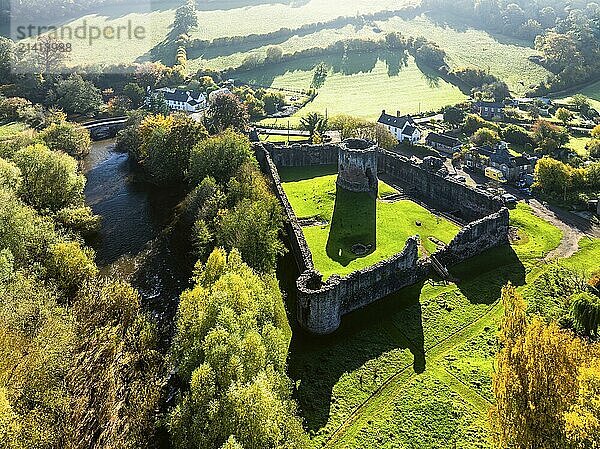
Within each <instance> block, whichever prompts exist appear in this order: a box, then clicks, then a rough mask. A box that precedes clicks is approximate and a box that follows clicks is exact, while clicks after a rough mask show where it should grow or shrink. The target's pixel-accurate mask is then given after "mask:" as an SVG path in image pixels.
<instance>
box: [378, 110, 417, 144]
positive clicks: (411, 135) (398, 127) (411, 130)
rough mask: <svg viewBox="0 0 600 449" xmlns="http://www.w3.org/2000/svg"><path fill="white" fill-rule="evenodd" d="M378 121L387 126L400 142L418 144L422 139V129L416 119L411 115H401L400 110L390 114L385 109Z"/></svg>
mask: <svg viewBox="0 0 600 449" xmlns="http://www.w3.org/2000/svg"><path fill="white" fill-rule="evenodd" d="M377 123H380V124H382V125H383V126H385V127H386V128H387V129H388V130H389V131H390V132H391V133H392V134H393V135H394V137H396V139H398V142H400V143H402V142H409V143H411V144H416V143H417V142H419V140H421V130H420V129H419V127H418V126H417V124H416V122H415V121H414V119H413V118H412V117H411V116H410V115H403V116H401V115H400V111H398V113H397V114H396V115H390V114H386V112H385V110H383V111H382V112H381V116H380V117H379V120H377Z"/></svg>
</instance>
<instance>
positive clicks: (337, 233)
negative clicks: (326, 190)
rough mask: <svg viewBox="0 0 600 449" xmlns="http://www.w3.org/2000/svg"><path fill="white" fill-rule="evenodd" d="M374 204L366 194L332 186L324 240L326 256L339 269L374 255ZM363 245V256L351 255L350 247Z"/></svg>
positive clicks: (372, 199)
mask: <svg viewBox="0 0 600 449" xmlns="http://www.w3.org/2000/svg"><path fill="white" fill-rule="evenodd" d="M376 236H377V200H376V198H375V197H374V196H372V195H371V194H369V193H367V192H349V191H347V190H344V189H341V188H339V187H337V186H336V196H335V206H334V208H333V215H332V217H331V226H330V228H329V236H328V238H327V255H328V256H329V258H330V259H331V260H335V261H336V262H338V263H340V264H341V265H343V266H347V265H348V264H349V263H350V262H352V261H353V260H355V259H358V258H360V257H364V256H367V255H368V254H371V253H372V252H373V251H375V248H376ZM357 244H360V245H364V247H365V248H366V249H367V250H366V252H365V254H363V255H360V256H359V255H357V254H355V253H354V252H352V246H353V245H357Z"/></svg>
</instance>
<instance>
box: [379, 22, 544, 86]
mask: <svg viewBox="0 0 600 449" xmlns="http://www.w3.org/2000/svg"><path fill="white" fill-rule="evenodd" d="M378 25H379V27H380V28H381V29H382V30H383V31H384V32H390V31H400V32H401V33H403V34H405V35H408V36H415V37H416V36H423V37H425V38H427V39H429V40H432V41H433V42H435V43H437V44H438V45H439V46H440V47H441V48H442V49H444V51H446V53H447V54H448V58H449V61H448V62H449V64H450V66H451V67H477V68H480V69H483V70H486V71H487V70H489V71H490V73H492V74H494V75H496V76H498V77H500V78H501V79H502V80H504V81H506V82H507V83H508V85H509V87H510V88H511V90H512V91H514V92H515V93H516V94H518V95H521V94H524V93H525V92H526V91H527V90H528V89H529V85H531V84H538V83H540V82H541V81H544V80H545V79H546V77H547V76H548V75H549V72H548V71H547V70H546V69H545V68H543V67H541V66H539V65H538V64H535V63H533V62H531V61H529V60H528V59H527V58H528V57H529V56H531V55H537V54H538V53H537V52H536V50H534V49H533V48H531V46H532V44H531V43H528V42H525V41H519V40H516V39H511V38H507V37H504V36H496V35H492V34H490V33H487V32H485V31H481V30H477V29H475V28H473V26H471V25H468V24H465V23H463V22H461V20H460V19H459V18H457V17H448V16H442V15H432V16H427V15H422V16H419V17H416V18H414V19H411V20H405V19H402V18H399V17H396V18H392V19H390V20H387V21H385V22H378Z"/></svg>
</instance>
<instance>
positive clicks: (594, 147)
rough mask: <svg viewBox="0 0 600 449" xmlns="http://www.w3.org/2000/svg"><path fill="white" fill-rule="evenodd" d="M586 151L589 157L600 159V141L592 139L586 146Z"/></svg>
mask: <svg viewBox="0 0 600 449" xmlns="http://www.w3.org/2000/svg"><path fill="white" fill-rule="evenodd" d="M586 149H587V151H588V153H590V157H593V158H594V159H600V139H592V140H591V141H590V142H589V143H588V144H587V145H586Z"/></svg>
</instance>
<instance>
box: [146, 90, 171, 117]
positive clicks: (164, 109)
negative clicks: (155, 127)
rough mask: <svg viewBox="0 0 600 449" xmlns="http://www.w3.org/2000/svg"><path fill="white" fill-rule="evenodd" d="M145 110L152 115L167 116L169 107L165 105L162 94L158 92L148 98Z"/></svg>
mask: <svg viewBox="0 0 600 449" xmlns="http://www.w3.org/2000/svg"><path fill="white" fill-rule="evenodd" d="M146 109H148V111H150V112H151V113H153V114H162V115H168V114H169V105H168V104H167V102H166V100H165V97H164V95H163V94H162V92H158V93H156V94H152V95H149V96H148V101H147V103H146Z"/></svg>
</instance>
